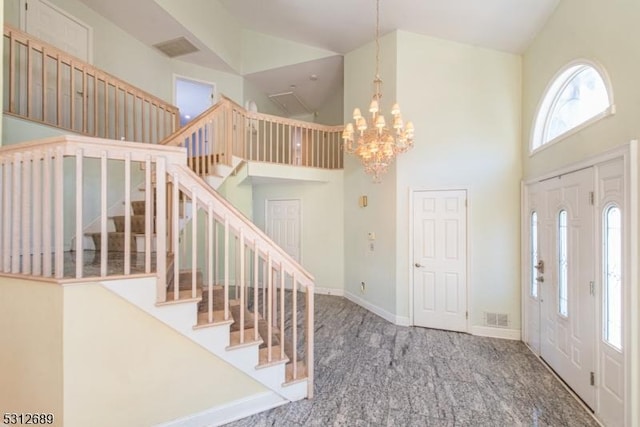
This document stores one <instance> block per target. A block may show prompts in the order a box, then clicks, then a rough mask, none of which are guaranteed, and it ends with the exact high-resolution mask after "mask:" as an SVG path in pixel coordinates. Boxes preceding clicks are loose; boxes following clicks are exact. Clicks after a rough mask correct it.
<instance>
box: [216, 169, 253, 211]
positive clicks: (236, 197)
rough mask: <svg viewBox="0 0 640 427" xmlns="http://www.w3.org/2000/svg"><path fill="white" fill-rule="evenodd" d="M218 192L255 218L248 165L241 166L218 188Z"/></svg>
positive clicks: (237, 207)
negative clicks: (248, 177) (248, 178)
mask: <svg viewBox="0 0 640 427" xmlns="http://www.w3.org/2000/svg"><path fill="white" fill-rule="evenodd" d="M218 193H220V195H221V196H222V197H224V198H225V199H226V200H227V201H229V203H231V204H232V205H233V206H234V207H235V208H236V209H238V210H239V211H240V212H242V213H243V214H244V215H245V216H246V217H247V218H249V219H252V218H253V188H252V186H251V182H250V181H249V180H247V165H246V164H243V165H242V166H239V167H238V169H237V170H236V173H234V174H231V175H229V176H228V177H227V179H225V180H224V182H223V183H222V185H221V186H220V187H219V188H218Z"/></svg>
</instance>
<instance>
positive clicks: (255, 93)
mask: <svg viewBox="0 0 640 427" xmlns="http://www.w3.org/2000/svg"><path fill="white" fill-rule="evenodd" d="M243 88H244V90H243V95H244V102H246V101H255V103H256V106H257V107H258V113H263V114H271V115H273V116H283V115H284V111H283V110H281V109H280V108H279V107H278V106H277V105H276V104H275V103H274V102H272V101H271V100H270V99H269V97H268V96H267V94H266V93H264V92H262V91H261V90H260V89H258V88H257V87H256V85H254V84H253V83H252V82H250V81H249V80H247V79H246V78H245V79H244V80H243ZM244 102H243V103H242V106H243V107H244Z"/></svg>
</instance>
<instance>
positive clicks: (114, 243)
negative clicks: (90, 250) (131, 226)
mask: <svg viewBox="0 0 640 427" xmlns="http://www.w3.org/2000/svg"><path fill="white" fill-rule="evenodd" d="M87 236H89V237H91V239H92V240H93V245H94V246H95V248H96V251H99V250H101V249H102V233H88V234H87ZM124 236H125V233H123V232H119V231H110V232H108V233H107V251H109V252H124V244H125V242H124V240H125V239H124ZM129 249H130V250H131V251H132V252H135V251H136V239H134V238H133V236H132V237H131V239H130V244H129Z"/></svg>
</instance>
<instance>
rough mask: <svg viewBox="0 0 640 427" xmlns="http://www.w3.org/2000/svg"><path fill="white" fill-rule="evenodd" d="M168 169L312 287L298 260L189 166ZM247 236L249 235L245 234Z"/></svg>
mask: <svg viewBox="0 0 640 427" xmlns="http://www.w3.org/2000/svg"><path fill="white" fill-rule="evenodd" d="M169 171H170V172H171V171H175V172H177V173H178V175H179V177H180V181H179V182H180V185H181V186H183V187H184V190H185V191H189V189H191V188H194V187H196V186H197V187H201V188H199V192H198V199H199V200H200V201H201V203H202V204H203V205H204V206H208V205H209V204H210V203H211V204H213V206H214V208H215V209H214V210H215V211H216V212H217V213H218V215H220V216H221V217H223V218H224V217H226V216H228V217H230V218H232V221H231V222H230V223H229V227H231V228H233V229H235V230H237V231H239V230H240V228H245V227H246V228H245V232H246V231H249V232H250V233H251V235H255V237H256V238H258V239H260V240H259V241H258V243H259V245H260V246H261V247H264V246H268V247H270V248H271V251H273V252H275V253H276V254H277V255H278V257H277V259H276V260H275V261H279V262H282V263H285V265H286V266H287V267H288V268H287V269H295V270H297V271H298V273H300V274H302V277H303V278H304V279H305V283H304V285H305V286H311V287H313V286H314V285H313V282H314V280H315V279H314V277H313V276H312V275H311V273H309V272H308V271H307V270H306V269H305V268H304V267H303V266H302V265H300V263H299V262H298V261H296V260H295V259H293V257H292V256H291V255H289V254H288V253H287V252H285V250H284V249H282V248H281V247H280V246H278V244H277V243H276V242H274V241H273V239H272V238H271V237H269V236H268V235H267V234H266V233H265V232H264V231H262V230H261V229H260V228H259V227H258V226H257V225H255V224H254V223H253V222H251V220H249V219H248V218H247V217H246V216H245V215H244V214H243V213H242V212H240V211H239V210H238V208H236V207H235V206H233V205H232V204H231V203H229V202H228V201H227V200H226V199H225V198H224V197H222V196H220V193H218V192H217V191H215V190H214V189H213V188H212V187H211V186H210V185H208V184H207V183H206V182H203V181H202V178H200V177H199V176H198V175H197V174H196V173H195V172H193V170H191V169H190V168H188V167H186V166H184V165H181V164H174V165H172V167H171V168H169ZM246 237H247V238H248V237H250V236H246Z"/></svg>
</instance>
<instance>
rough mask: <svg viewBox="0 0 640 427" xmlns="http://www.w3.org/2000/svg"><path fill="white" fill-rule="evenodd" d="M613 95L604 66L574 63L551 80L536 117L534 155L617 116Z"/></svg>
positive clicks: (532, 147)
mask: <svg viewBox="0 0 640 427" xmlns="http://www.w3.org/2000/svg"><path fill="white" fill-rule="evenodd" d="M614 110H615V109H614V104H613V92H612V90H611V84H610V83H609V79H608V78H607V74H606V72H605V71H604V69H603V68H602V67H600V66H599V65H597V64H595V63H592V62H589V61H578V62H572V63H570V64H568V65H567V66H565V67H564V68H563V69H562V70H561V71H560V72H559V73H558V74H557V75H556V77H555V78H554V79H553V80H552V81H551V83H550V84H549V87H548V89H547V91H546V92H545V95H544V97H543V99H542V102H541V104H540V107H539V108H538V112H537V115H536V119H535V122H534V127H533V135H532V140H531V152H535V151H536V150H538V149H540V148H541V147H543V146H545V145H547V144H552V143H554V142H557V141H559V140H561V139H562V138H564V137H566V136H568V135H570V134H572V133H574V132H577V131H579V130H580V129H582V128H584V127H586V126H588V125H590V124H591V123H594V122H596V121H598V120H600V119H601V118H604V117H606V116H608V115H610V114H613V113H614Z"/></svg>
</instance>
